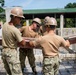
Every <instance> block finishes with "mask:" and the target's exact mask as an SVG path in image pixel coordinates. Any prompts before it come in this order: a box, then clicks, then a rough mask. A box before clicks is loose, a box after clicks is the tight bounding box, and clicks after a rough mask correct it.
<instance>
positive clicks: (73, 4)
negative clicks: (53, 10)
mask: <svg viewBox="0 0 76 75" xmlns="http://www.w3.org/2000/svg"><path fill="white" fill-rule="evenodd" d="M64 8H76V3H75V2H74V3H68V4H67V5H66V6H65V7H64Z"/></svg>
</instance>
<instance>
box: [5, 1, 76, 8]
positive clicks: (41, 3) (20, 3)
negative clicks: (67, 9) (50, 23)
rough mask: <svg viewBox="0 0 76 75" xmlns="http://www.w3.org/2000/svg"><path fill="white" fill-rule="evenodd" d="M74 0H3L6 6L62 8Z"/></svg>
mask: <svg viewBox="0 0 76 75" xmlns="http://www.w3.org/2000/svg"><path fill="white" fill-rule="evenodd" d="M74 2H76V0H5V6H6V7H12V6H21V7H22V8H23V9H53V8H64V6H66V5H67V4H68V3H74Z"/></svg>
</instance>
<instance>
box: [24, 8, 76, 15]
mask: <svg viewBox="0 0 76 75" xmlns="http://www.w3.org/2000/svg"><path fill="white" fill-rule="evenodd" d="M75 12H76V8H59V9H34V10H23V13H24V14H42V13H75Z"/></svg>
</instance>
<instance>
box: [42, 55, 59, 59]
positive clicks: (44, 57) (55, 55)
mask: <svg viewBox="0 0 76 75" xmlns="http://www.w3.org/2000/svg"><path fill="white" fill-rule="evenodd" d="M56 56H58V55H55V56H48V55H47V56H44V58H54V57H56Z"/></svg>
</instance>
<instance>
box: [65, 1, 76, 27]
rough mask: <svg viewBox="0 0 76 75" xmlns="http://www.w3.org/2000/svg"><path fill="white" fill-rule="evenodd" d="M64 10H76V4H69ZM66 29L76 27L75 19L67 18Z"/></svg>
mask: <svg viewBox="0 0 76 75" xmlns="http://www.w3.org/2000/svg"><path fill="white" fill-rule="evenodd" d="M64 8H76V2H74V3H68V4H67V5H66V6H65V7H64ZM65 27H75V19H74V18H67V19H66V25H65Z"/></svg>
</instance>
